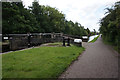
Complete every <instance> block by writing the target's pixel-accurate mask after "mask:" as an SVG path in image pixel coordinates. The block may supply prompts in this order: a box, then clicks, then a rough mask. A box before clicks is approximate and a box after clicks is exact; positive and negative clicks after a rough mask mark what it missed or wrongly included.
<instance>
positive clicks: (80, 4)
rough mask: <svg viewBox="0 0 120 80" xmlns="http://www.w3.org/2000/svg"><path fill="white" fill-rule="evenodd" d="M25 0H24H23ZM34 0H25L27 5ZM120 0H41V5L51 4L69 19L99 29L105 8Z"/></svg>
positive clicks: (24, 2) (86, 26)
mask: <svg viewBox="0 0 120 80" xmlns="http://www.w3.org/2000/svg"><path fill="white" fill-rule="evenodd" d="M22 1H23V0H22ZM33 1H34V0H24V1H23V4H24V5H25V7H27V6H30V5H32V2H33ZM117 1H119V0H39V4H40V5H49V6H51V7H55V8H57V9H58V10H59V11H62V13H64V14H65V16H66V19H67V20H72V21H73V22H78V23H80V24H81V25H82V26H84V27H85V28H89V29H90V30H91V31H93V29H96V30H97V31H98V29H99V23H98V22H99V20H100V19H101V18H102V17H104V16H105V15H104V13H105V11H106V10H105V8H107V7H111V6H112V5H114V3H115V2H117Z"/></svg>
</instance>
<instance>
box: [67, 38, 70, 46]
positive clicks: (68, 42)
mask: <svg viewBox="0 0 120 80" xmlns="http://www.w3.org/2000/svg"><path fill="white" fill-rule="evenodd" d="M67 46H70V38H68V39H67Z"/></svg>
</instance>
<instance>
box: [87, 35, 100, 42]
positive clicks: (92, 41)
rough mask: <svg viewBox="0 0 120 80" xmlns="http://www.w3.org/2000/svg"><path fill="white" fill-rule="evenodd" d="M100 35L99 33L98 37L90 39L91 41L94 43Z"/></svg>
mask: <svg viewBox="0 0 120 80" xmlns="http://www.w3.org/2000/svg"><path fill="white" fill-rule="evenodd" d="M99 36H100V35H98V36H97V37H95V38H94V39H93V40H92V41H90V42H89V43H94V42H95V41H96V40H97V39H98V38H99Z"/></svg>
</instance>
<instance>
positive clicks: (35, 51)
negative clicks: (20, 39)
mask: <svg viewBox="0 0 120 80" xmlns="http://www.w3.org/2000/svg"><path fill="white" fill-rule="evenodd" d="M57 44H58V43H57ZM83 50H84V48H83V47H77V46H71V47H39V48H32V49H27V50H23V51H15V52H10V53H7V54H3V55H2V63H4V64H2V72H3V73H2V75H3V78H57V77H58V76H59V75H60V74H61V73H62V72H63V71H64V70H65V69H66V68H67V67H68V66H69V65H70V64H71V62H72V61H74V60H75V59H76V58H77V57H78V56H79V54H80V53H82V51H83ZM11 73H12V74H11Z"/></svg>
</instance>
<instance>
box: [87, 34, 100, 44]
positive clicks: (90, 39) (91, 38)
mask: <svg viewBox="0 0 120 80" xmlns="http://www.w3.org/2000/svg"><path fill="white" fill-rule="evenodd" d="M97 36H98V35H93V36H90V37H89V40H88V42H90V41H92V40H93V39H94V38H95V37H97Z"/></svg>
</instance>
